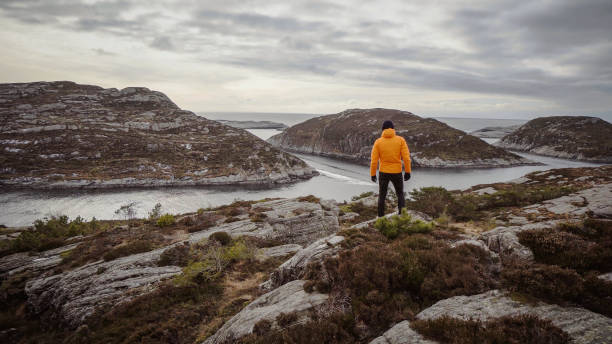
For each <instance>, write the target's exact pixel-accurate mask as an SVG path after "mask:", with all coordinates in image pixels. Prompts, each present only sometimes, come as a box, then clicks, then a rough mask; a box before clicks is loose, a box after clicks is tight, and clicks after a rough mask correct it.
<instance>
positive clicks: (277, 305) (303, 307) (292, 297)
mask: <svg viewBox="0 0 612 344" xmlns="http://www.w3.org/2000/svg"><path fill="white" fill-rule="evenodd" d="M327 299H328V296H327V295H326V294H320V293H317V292H313V293H307V292H305V291H304V281H301V280H296V281H292V282H289V283H287V284H285V285H283V286H281V287H279V288H276V289H274V290H272V291H270V292H269V293H267V294H264V295H262V296H260V297H259V298H257V299H256V300H255V301H253V302H251V303H250V304H249V305H248V306H246V307H245V308H244V309H243V310H241V311H240V312H239V313H238V314H236V315H234V316H233V317H232V318H231V319H230V320H228V321H227V322H226V323H225V324H223V326H222V327H221V328H220V329H219V330H218V331H217V332H216V333H215V334H214V335H212V336H210V337H209V338H207V339H206V340H205V341H204V344H221V343H232V342H233V341H235V340H237V339H239V338H241V337H243V336H245V335H248V334H250V333H252V332H253V326H255V324H256V323H257V322H259V321H261V320H268V321H271V322H272V323H273V326H276V324H275V321H276V317H278V316H279V315H280V314H281V313H293V312H295V313H297V315H298V317H305V316H306V314H307V312H308V311H310V310H312V309H313V308H315V307H317V306H320V305H323V304H324V303H325V302H327Z"/></svg>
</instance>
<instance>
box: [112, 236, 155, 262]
mask: <svg viewBox="0 0 612 344" xmlns="http://www.w3.org/2000/svg"><path fill="white" fill-rule="evenodd" d="M154 248H155V247H154V246H153V243H151V242H150V241H147V240H136V241H132V242H129V243H127V244H125V245H120V246H117V247H115V248H113V249H111V250H110V251H108V252H106V253H104V255H103V256H102V258H104V260H105V261H107V262H108V261H110V260H114V259H117V258H121V257H126V256H130V255H132V254H136V253H142V252H148V251H151V250H152V249H154Z"/></svg>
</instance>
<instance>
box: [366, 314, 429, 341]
mask: <svg viewBox="0 0 612 344" xmlns="http://www.w3.org/2000/svg"><path fill="white" fill-rule="evenodd" d="M435 343H437V342H434V341H431V340H427V339H425V338H424V337H423V336H421V335H420V334H419V333H418V332H416V331H415V330H413V329H412V328H411V327H410V322H409V321H408V320H404V321H402V322H400V323H398V324H396V325H395V326H393V327H391V328H390V329H389V330H387V332H385V333H383V335H382V336H380V337H377V338H375V339H374V340H373V341H371V342H370V344H435Z"/></svg>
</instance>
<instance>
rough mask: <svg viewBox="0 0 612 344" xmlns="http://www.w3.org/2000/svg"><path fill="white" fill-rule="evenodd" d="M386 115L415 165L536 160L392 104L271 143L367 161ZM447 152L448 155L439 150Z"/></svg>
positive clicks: (318, 120) (317, 123)
mask: <svg viewBox="0 0 612 344" xmlns="http://www.w3.org/2000/svg"><path fill="white" fill-rule="evenodd" d="M384 120H392V121H393V123H394V124H395V128H396V133H397V135H400V136H402V137H403V138H404V139H406V142H407V143H408V146H409V148H410V153H411V159H412V164H413V166H421V167H438V168H480V167H509V166H517V165H526V164H535V163H534V162H532V161H530V160H527V159H524V158H522V157H520V156H518V155H515V154H513V153H510V152H507V151H505V150H503V149H500V148H497V147H494V146H492V145H489V144H488V143H486V142H484V141H482V140H481V139H479V138H477V137H474V136H471V135H469V134H466V133H465V132H463V131H461V130H457V129H454V128H452V127H450V126H448V125H446V124H444V123H442V122H440V121H437V120H435V119H433V118H421V117H419V116H416V115H414V114H412V113H410V112H406V111H399V110H391V109H350V110H345V111H343V112H340V113H337V114H333V115H327V116H321V117H315V118H312V119H309V120H307V121H305V122H302V123H300V124H297V125H294V126H292V127H290V128H288V129H286V130H285V131H283V132H282V133H280V134H277V135H275V136H272V137H271V138H269V139H268V142H270V143H272V144H273V145H274V146H277V147H280V148H282V149H285V150H288V151H294V152H299V153H307V154H315V155H322V156H329V157H332V158H339V159H344V160H350V161H354V162H356V163H360V164H369V162H370V152H371V149H372V144H373V143H374V141H375V140H376V139H377V138H378V137H380V134H381V127H382V123H383V121H384ZM440 152H444V154H440Z"/></svg>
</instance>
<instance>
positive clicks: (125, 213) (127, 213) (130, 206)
mask: <svg viewBox="0 0 612 344" xmlns="http://www.w3.org/2000/svg"><path fill="white" fill-rule="evenodd" d="M136 204H138V202H130V203H127V204H124V205H122V206H120V207H119V208H118V209H117V210H115V214H116V215H119V216H121V217H123V218H124V219H125V220H132V219H134V218H135V217H136Z"/></svg>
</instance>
